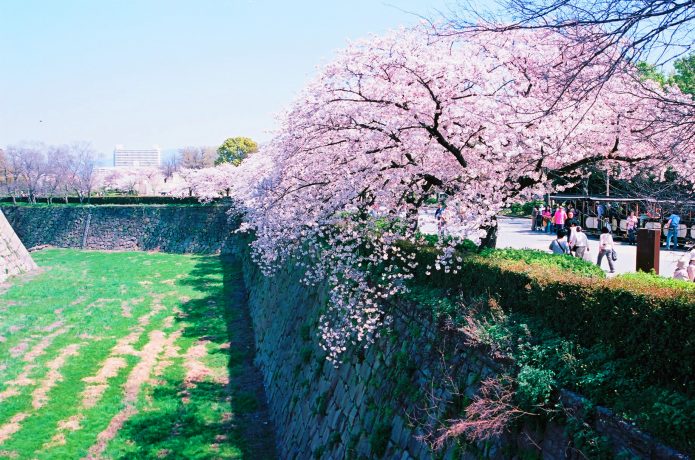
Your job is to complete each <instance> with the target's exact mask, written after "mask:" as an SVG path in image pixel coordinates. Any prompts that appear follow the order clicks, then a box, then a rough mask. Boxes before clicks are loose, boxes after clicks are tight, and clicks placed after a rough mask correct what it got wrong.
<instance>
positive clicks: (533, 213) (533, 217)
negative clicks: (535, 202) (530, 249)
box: [531, 206, 540, 232]
mask: <svg viewBox="0 0 695 460" xmlns="http://www.w3.org/2000/svg"><path fill="white" fill-rule="evenodd" d="M539 212H540V211H539V210H538V206H534V207H533V211H531V231H532V232H535V231H536V218H537V217H538V213H539Z"/></svg>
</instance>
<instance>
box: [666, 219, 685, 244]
mask: <svg viewBox="0 0 695 460" xmlns="http://www.w3.org/2000/svg"><path fill="white" fill-rule="evenodd" d="M680 223H681V216H679V215H678V214H676V213H675V211H674V212H672V213H671V215H670V216H669V217H668V222H666V229H667V230H666V231H667V232H668V233H667V234H666V249H667V250H669V251H670V250H671V239H673V245H674V247H675V249H678V225H679V224H680Z"/></svg>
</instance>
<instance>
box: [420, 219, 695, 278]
mask: <svg viewBox="0 0 695 460" xmlns="http://www.w3.org/2000/svg"><path fill="white" fill-rule="evenodd" d="M499 225H500V230H499V234H498V239H497V247H499V248H505V247H506V248H518V249H521V248H529V249H539V250H541V251H548V246H549V245H550V242H551V241H552V238H553V237H552V236H550V235H549V234H547V233H539V232H532V231H531V221H530V220H529V219H524V218H516V217H500V219H499ZM420 229H421V231H423V232H424V233H437V224H436V221H435V219H434V209H425V210H423V212H422V213H421V214H420ZM449 230H450V231H451V232H452V233H455V229H449ZM589 248H590V249H589V252H590V253H591V257H592V260H594V261H595V260H596V258H597V256H598V239H597V238H590V239H589ZM615 250H616V252H617V253H618V260H617V261H616V262H615V270H616V272H617V273H629V272H634V271H635V258H636V248H635V246H630V245H628V244H625V243H622V242H616V247H615ZM684 255H685V252H683V251H682V250H681V251H667V250H666V249H665V248H664V247H662V251H661V258H660V265H661V267H660V274H661V275H662V276H666V277H669V278H670V277H672V276H673V272H674V270H675V267H676V261H677V260H678V259H680V258H681V257H683V256H684ZM603 269H604V270H605V271H606V272H607V271H608V262H607V261H605V260H604V261H603Z"/></svg>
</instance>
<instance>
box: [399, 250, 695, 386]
mask: <svg viewBox="0 0 695 460" xmlns="http://www.w3.org/2000/svg"><path fill="white" fill-rule="evenodd" d="M402 248H403V249H404V250H406V251H415V252H416V256H417V260H418V263H419V265H418V267H417V269H416V274H415V280H414V283H415V284H418V285H422V286H428V287H430V288H441V289H448V288H456V289H460V290H461V291H462V292H464V293H466V294H467V295H468V296H480V295H491V296H492V297H493V298H495V299H496V300H497V301H498V303H499V305H500V306H501V308H502V309H503V310H504V311H507V312H511V311H513V312H519V313H524V314H528V315H531V316H533V317H535V318H538V319H539V320H541V321H542V322H543V324H545V325H546V327H550V328H552V329H553V330H555V331H556V332H558V333H559V334H561V335H562V336H565V337H571V338H573V340H576V342H577V343H579V344H581V345H582V346H584V347H587V348H590V347H592V346H594V345H598V344H602V345H603V346H607V347H610V348H611V349H612V350H613V351H614V353H615V356H617V357H619V358H621V359H624V360H626V361H627V362H629V363H631V364H632V365H633V366H634V368H636V369H639V371H640V372H642V373H643V374H644V377H645V379H646V380H647V381H649V382H652V383H657V384H661V385H664V386H666V387H667V388H673V389H675V390H678V391H681V392H682V391H685V392H686V393H688V394H695V381H693V379H692V375H693V374H695V340H693V337H694V336H693V331H694V330H695V295H693V294H694V293H695V291H694V290H693V288H692V286H686V285H687V283H677V282H674V281H672V280H661V279H655V278H653V277H652V276H650V275H644V274H639V275H630V276H621V277H617V278H613V279H606V278H605V277H604V275H603V273H602V272H599V271H597V268H596V267H594V266H593V265H592V264H588V263H586V262H583V261H581V260H577V259H572V258H569V257H558V256H553V255H549V254H544V253H542V252H540V251H527V250H493V251H483V252H482V253H481V254H477V253H474V252H470V251H459V252H457V253H455V254H454V256H453V259H452V260H453V266H452V270H451V271H450V272H449V273H445V272H444V270H435V268H434V267H435V262H436V257H437V250H436V249H435V248H431V247H426V246H425V247H422V246H413V245H410V244H408V243H402ZM459 267H460V268H459ZM454 269H456V271H457V273H456V274H454V273H453V270H454ZM426 272H430V275H427V274H426ZM447 307H449V308H450V306H447Z"/></svg>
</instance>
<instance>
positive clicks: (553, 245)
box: [549, 228, 570, 255]
mask: <svg viewBox="0 0 695 460" xmlns="http://www.w3.org/2000/svg"><path fill="white" fill-rule="evenodd" d="M566 235H567V234H566V233H565V229H563V228H561V229H560V230H558V231H557V238H555V239H554V240H553V241H551V242H550V248H549V249H550V250H551V251H552V252H553V254H558V255H561V254H569V253H570V247H569V244H567V240H566V239H565V236H566Z"/></svg>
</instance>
